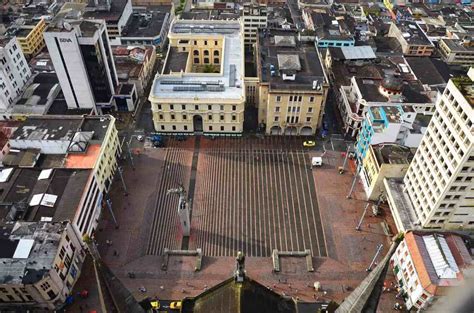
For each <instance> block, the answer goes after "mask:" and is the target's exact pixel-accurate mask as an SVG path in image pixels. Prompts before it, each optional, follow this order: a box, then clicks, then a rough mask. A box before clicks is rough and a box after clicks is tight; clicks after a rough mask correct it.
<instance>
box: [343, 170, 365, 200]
mask: <svg viewBox="0 0 474 313" xmlns="http://www.w3.org/2000/svg"><path fill="white" fill-rule="evenodd" d="M361 169H362V166H361V165H360V164H359V166H357V170H356V172H355V174H354V179H353V180H352V186H351V190H349V194H348V195H347V196H346V198H347V199H350V198H351V196H352V192H353V191H354V187H355V184H356V181H357V176H359V172H360V170H361Z"/></svg>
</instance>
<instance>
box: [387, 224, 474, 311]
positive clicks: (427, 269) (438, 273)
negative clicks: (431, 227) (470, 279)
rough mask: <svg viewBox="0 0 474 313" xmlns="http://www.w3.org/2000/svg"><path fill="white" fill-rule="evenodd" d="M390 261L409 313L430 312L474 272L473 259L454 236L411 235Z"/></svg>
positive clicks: (407, 235) (461, 242) (406, 237)
mask: <svg viewBox="0 0 474 313" xmlns="http://www.w3.org/2000/svg"><path fill="white" fill-rule="evenodd" d="M390 261H391V265H392V267H393V271H394V273H395V276H396V279H397V282H398V284H399V286H400V289H401V294H402V297H403V299H404V300H405V304H406V308H407V310H408V311H410V310H413V311H422V310H426V309H428V308H429V307H430V306H432V305H434V303H436V300H437V299H438V298H439V297H440V296H442V295H446V293H447V292H448V291H449V289H453V288H455V287H456V286H462V285H463V284H464V283H465V278H464V274H465V270H472V257H471V256H470V255H469V251H468V250H467V248H466V245H465V244H464V241H463V239H462V238H461V237H459V236H457V235H455V234H443V233H428V232H411V231H410V232H408V233H406V234H405V238H404V239H403V241H402V242H401V243H400V244H399V245H398V247H397V249H396V250H395V253H394V254H393V256H392V258H391V260H390Z"/></svg>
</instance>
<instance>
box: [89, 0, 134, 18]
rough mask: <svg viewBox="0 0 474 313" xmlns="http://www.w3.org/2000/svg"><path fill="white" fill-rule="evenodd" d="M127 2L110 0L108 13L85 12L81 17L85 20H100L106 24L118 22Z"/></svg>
mask: <svg viewBox="0 0 474 313" xmlns="http://www.w3.org/2000/svg"><path fill="white" fill-rule="evenodd" d="M127 2H128V0H111V5H110V11H98V10H97V11H86V12H84V15H83V17H84V18H86V19H90V18H92V19H100V20H105V21H106V22H111V23H115V22H118V21H119V19H120V17H121V16H122V14H123V11H124V9H125V6H126V5H127Z"/></svg>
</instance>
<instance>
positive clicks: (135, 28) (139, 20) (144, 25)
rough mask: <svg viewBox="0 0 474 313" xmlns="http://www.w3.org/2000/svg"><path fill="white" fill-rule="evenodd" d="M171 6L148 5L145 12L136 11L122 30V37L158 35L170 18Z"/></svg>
mask: <svg viewBox="0 0 474 313" xmlns="http://www.w3.org/2000/svg"><path fill="white" fill-rule="evenodd" d="M170 12H171V6H170V5H167V6H159V7H147V10H146V11H144V12H134V13H133V14H132V16H131V17H130V18H129V20H128V23H127V25H126V26H125V28H124V29H123V30H122V37H124V38H127V37H140V38H142V37H156V36H158V35H160V32H161V28H162V27H163V24H164V22H165V20H166V19H168V18H169V15H170Z"/></svg>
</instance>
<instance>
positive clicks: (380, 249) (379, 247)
mask: <svg viewBox="0 0 474 313" xmlns="http://www.w3.org/2000/svg"><path fill="white" fill-rule="evenodd" d="M382 248H383V244H379V245H378V246H377V251H376V252H375V255H374V258H373V259H372V262H370V265H369V267H367V268H366V269H365V270H366V271H367V272H370V271H371V270H372V266H373V265H374V263H375V259H376V258H377V257H378V255H379V253H380V251H382Z"/></svg>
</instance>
